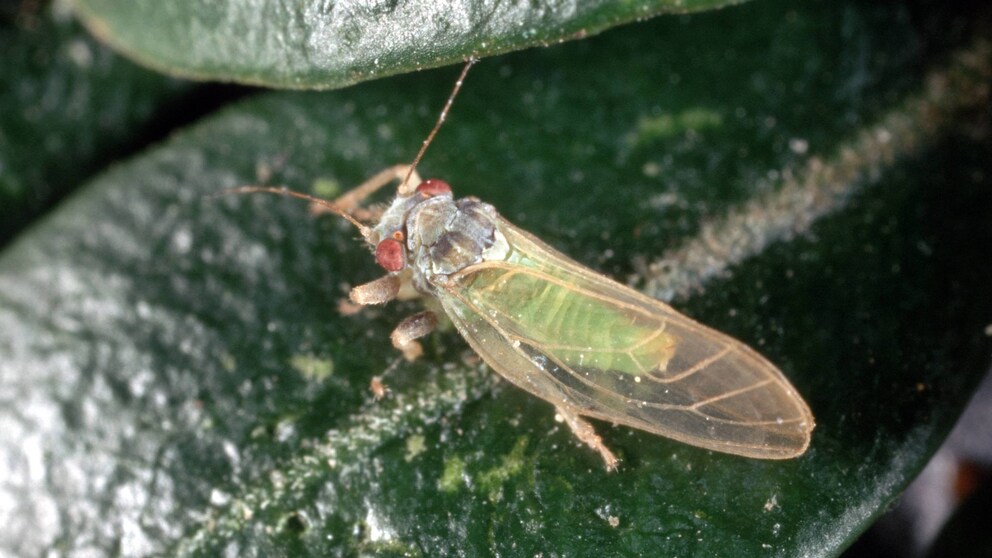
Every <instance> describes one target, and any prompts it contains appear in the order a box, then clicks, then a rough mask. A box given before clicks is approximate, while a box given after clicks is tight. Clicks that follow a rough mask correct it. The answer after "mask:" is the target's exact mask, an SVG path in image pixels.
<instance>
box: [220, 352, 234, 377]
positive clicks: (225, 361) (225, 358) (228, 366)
mask: <svg viewBox="0 0 992 558" xmlns="http://www.w3.org/2000/svg"><path fill="white" fill-rule="evenodd" d="M220 365H221V366H223V367H224V370H225V371H226V372H234V370H235V369H237V367H238V361H237V359H235V358H234V355H232V354H231V353H228V352H226V351H225V352H223V353H221V355H220Z"/></svg>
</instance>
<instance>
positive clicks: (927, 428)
mask: <svg viewBox="0 0 992 558" xmlns="http://www.w3.org/2000/svg"><path fill="white" fill-rule="evenodd" d="M919 9H920V11H917V12H911V11H907V8H905V7H903V6H902V5H896V4H886V5H875V4H870V5H861V4H858V3H854V2H846V3H835V2H829V3H826V2H824V3H806V4H803V5H802V6H799V7H793V6H791V5H790V4H787V3H785V2H777V3H776V2H763V3H754V4H748V5H747V6H744V7H740V8H735V9H734V10H726V11H721V12H714V13H710V14H705V15H698V16H692V17H686V18H679V19H673V18H665V19H659V20H656V21H653V22H650V23H647V24H642V25H638V26H634V27H630V28H629V29H627V30H625V31H624V32H623V33H608V34H605V35H603V36H602V37H598V38H595V39H593V40H590V41H582V42H578V43H572V44H568V45H563V46H559V47H555V48H551V49H546V50H542V51H535V52H531V53H527V54H526V55H513V56H508V57H505V58H500V59H497V60H490V61H484V62H483V63H482V64H480V65H479V66H478V67H477V68H476V69H475V70H473V72H474V73H473V74H472V75H471V76H470V78H469V81H468V82H467V83H466V88H465V90H464V92H463V95H462V97H460V98H459V100H458V102H457V103H456V104H455V108H454V111H453V113H452V114H451V117H450V118H449V122H448V124H447V127H446V128H444V129H443V130H442V131H441V133H440V135H439V137H438V140H437V142H436V143H435V144H434V145H433V146H432V148H431V150H430V151H429V152H428V154H427V158H426V159H425V161H424V163H423V165H422V168H421V170H422V173H423V174H424V175H426V176H431V175H436V176H442V177H444V178H445V179H447V180H448V181H449V182H450V183H451V184H452V185H453V186H454V188H455V190H456V193H458V194H460V195H476V196H479V197H481V198H483V199H485V200H486V201H489V202H492V203H493V204H494V205H496V207H497V208H499V209H500V210H501V212H502V213H503V214H504V215H505V216H506V217H507V218H508V219H510V220H511V221H514V222H516V223H517V224H519V225H521V226H522V227H523V228H525V229H528V230H530V231H532V232H534V233H536V234H537V235H538V236H540V237H542V238H544V239H545V240H547V241H548V242H550V243H551V244H552V245H555V246H557V247H560V248H561V249H562V250H564V251H565V252H567V253H569V254H571V255H573V256H574V257H575V258H576V259H578V260H580V261H582V262H585V263H586V264H588V265H589V266H591V267H593V268H595V269H598V270H601V271H603V272H605V273H607V274H609V275H612V276H614V277H617V278H620V279H621V280H630V281H631V282H632V283H634V284H636V285H638V286H639V287H642V288H644V289H645V290H647V291H648V292H651V293H653V294H657V295H662V296H671V295H673V294H674V295H678V297H677V299H676V304H677V306H678V307H680V308H682V309H684V310H685V311H686V312H687V313H689V314H690V315H692V316H695V317H697V318H699V319H701V320H703V321H704V322H707V323H710V324H712V325H714V326H716V327H718V328H719V329H722V330H724V331H727V332H729V333H731V334H733V335H735V336H738V337H740V338H741V339H743V340H744V341H746V342H747V343H749V344H751V345H752V346H754V347H756V348H757V349H759V350H760V351H761V352H763V353H764V354H766V355H767V356H768V357H769V358H770V359H771V360H772V361H774V362H776V363H778V364H779V365H780V366H781V367H782V368H783V370H784V371H785V372H786V374H787V375H788V376H789V377H790V378H791V379H792V380H793V381H794V383H795V384H796V386H797V387H798V388H799V390H800V391H801V392H802V393H803V394H804V395H805V396H806V398H807V399H808V401H809V402H810V404H811V406H812V409H813V412H814V414H815V415H816V417H817V423H818V426H817V429H816V431H815V432H814V438H813V445H812V447H811V449H810V451H809V452H808V453H807V454H806V455H804V456H803V457H801V458H799V459H796V460H792V461H786V462H764V461H755V460H747V459H742V458H737V457H733V456H726V455H719V454H714V453H711V452H708V451H704V450H700V449H697V448H692V447H688V446H685V445H682V444H679V443H676V442H673V441H669V440H665V439H662V438H659V437H656V436H652V435H649V434H647V433H644V432H639V431H634V430H631V429H628V428H622V427H615V428H614V427H610V426H609V425H608V424H603V423H597V427H598V429H599V431H600V433H601V434H602V435H603V437H604V439H605V441H606V443H607V444H609V445H610V447H612V448H613V449H614V450H616V451H617V452H618V453H619V455H620V456H621V458H622V459H623V460H624V462H623V464H622V467H621V470H620V471H619V472H617V473H613V474H608V473H606V472H605V471H604V470H603V467H602V463H601V462H600V461H599V460H598V457H597V456H596V455H594V454H593V453H592V452H590V451H589V450H588V449H587V448H585V447H582V446H580V445H578V444H577V443H576V442H575V441H574V440H573V439H572V437H571V436H570V434H569V433H568V431H567V430H566V429H564V428H563V427H562V426H561V425H559V424H557V423H556V422H555V421H554V419H553V418H552V416H553V412H552V408H551V406H550V405H549V404H548V403H546V402H543V401H539V400H536V399H534V398H533V397H531V396H529V395H527V394H525V393H523V392H520V391H519V390H516V389H514V388H512V387H509V386H507V385H505V383H500V382H499V381H498V380H496V379H495V378H494V375H493V373H492V372H490V371H488V370H486V369H485V368H484V367H483V366H481V365H479V364H478V363H477V362H475V361H474V360H473V359H472V354H471V352H470V351H469V350H468V349H467V347H466V345H465V344H464V342H463V341H462V340H460V339H459V338H458V336H457V335H455V334H454V333H453V332H451V331H450V330H449V331H446V332H441V333H439V334H437V335H433V336H431V337H430V338H429V339H428V341H427V353H428V354H427V355H426V357H425V358H423V359H422V360H420V361H418V362H417V363H415V364H406V363H401V364H400V365H399V366H397V367H396V369H395V370H394V371H393V372H392V373H391V375H390V376H388V377H387V380H386V381H387V383H388V384H389V386H390V387H391V389H392V392H391V394H390V396H389V397H388V398H387V399H386V400H385V401H383V402H379V403H375V402H373V401H372V398H371V395H370V394H369V393H368V389H367V386H368V382H369V379H370V378H371V377H372V376H373V375H375V374H379V373H381V372H383V371H384V370H385V369H387V367H389V366H390V364H391V363H393V362H394V360H395V358H396V355H395V352H394V351H393V350H392V349H391V347H390V343H389V338H388V335H389V331H390V330H391V328H392V327H393V326H394V325H395V324H396V323H397V322H398V321H399V320H400V319H401V318H402V317H404V316H405V315H407V314H409V313H412V312H413V311H415V310H416V309H417V308H418V306H417V305H416V304H412V303H406V304H390V305H388V306H385V307H376V308H369V309H366V310H364V311H362V312H361V313H359V314H357V315H353V316H346V315H343V314H342V313H340V312H338V310H337V307H338V302H339V301H340V300H342V298H343V297H344V296H345V293H346V292H347V287H346V286H347V285H353V284H357V283H360V282H364V281H368V280H370V279H374V278H375V277H376V276H377V272H376V269H375V265H374V264H373V263H372V261H371V257H370V255H369V253H368V251H367V250H366V249H365V247H363V246H361V245H360V244H359V242H358V241H357V240H356V238H355V237H356V234H355V232H354V230H353V229H350V228H349V227H348V226H347V225H346V224H344V223H342V222H340V220H337V219H334V218H310V217H309V216H308V215H307V211H306V207H305V205H303V204H301V203H299V202H298V201H296V200H290V199H281V198H274V197H271V196H241V197H239V196H229V197H221V198H216V197H205V196H209V195H210V194H212V193H216V192H218V191H219V190H221V189H222V188H225V187H230V186H235V185H238V184H243V183H249V182H263V183H268V184H282V185H287V186H290V187H292V188H294V189H299V190H305V191H318V192H323V193H325V194H326V193H328V192H331V191H334V190H341V189H343V188H346V187H347V186H348V185H352V184H356V183H358V182H359V181H361V180H362V179H363V178H365V177H367V176H368V175H370V174H371V173H373V172H375V171H377V170H379V169H381V168H383V167H385V166H387V165H389V164H393V163H396V162H405V161H408V160H410V158H411V156H412V152H413V151H415V150H416V148H417V147H418V146H419V143H420V141H421V140H422V139H423V137H424V134H425V131H426V130H428V129H429V127H430V126H431V124H432V123H433V120H434V118H435V117H436V114H437V112H436V111H437V109H438V108H439V106H440V105H441V104H442V102H443V99H444V97H445V95H446V94H447V92H448V90H449V89H450V86H451V83H452V80H453V79H454V76H455V72H453V71H450V70H449V71H439V72H431V73H423V74H417V75H410V76H402V77H399V78H396V79H392V80H385V81H379V82H374V83H369V84H364V85H362V86H360V87H357V88H354V89H352V90H349V91H341V92H333V93H327V94H315V93H279V94H269V95H264V96H260V97H259V98H257V99H253V100H251V101H249V102H244V103H240V104H238V105H236V106H233V107H231V108H230V109H228V110H225V111H224V112H222V113H220V114H217V115H216V116H214V117H212V118H210V119H209V120H207V121H206V122H204V123H202V124H201V125H198V126H195V127H193V128H191V129H188V130H186V131H184V132H183V133H180V134H177V135H176V136H175V137H174V138H173V139H171V140H170V141H169V142H167V143H166V144H164V145H162V146H160V147H158V148H156V149H154V150H151V151H149V152H148V153H146V154H144V155H142V156H140V157H138V158H136V159H135V160H133V161H130V162H127V163H125V164H121V165H119V166H116V167H115V168H113V169H112V170H111V171H110V172H108V173H107V174H105V175H104V176H102V177H100V178H99V179H98V180H96V181H94V182H93V183H91V184H90V185H89V186H87V187H86V188H85V189H84V191H83V192H82V193H81V194H80V195H78V196H76V197H74V198H73V199H72V200H70V202H69V203H66V204H64V205H63V206H61V207H60V208H59V210H58V211H57V212H55V213H54V214H53V215H52V216H51V218H50V219H48V220H46V222H45V223H43V224H41V225H40V226H38V227H36V228H34V229H33V230H31V231H30V232H29V233H28V234H25V235H22V236H21V237H20V238H19V239H18V241H17V242H15V243H14V244H13V245H11V246H10V247H9V248H8V249H7V250H5V251H4V252H3V253H2V255H0V331H2V332H3V335H2V336H0V386H2V387H0V389H2V390H3V391H2V392H0V394H2V401H3V405H2V406H0V425H2V429H3V432H4V437H3V438H2V440H0V452H2V456H0V463H4V464H5V465H4V466H5V467H7V468H8V471H9V473H8V474H7V475H6V476H7V480H6V481H5V482H4V483H3V484H0V491H2V494H0V501H5V502H13V504H8V506H9V507H7V508H0V509H5V510H10V511H4V512H3V513H6V514H7V515H6V516H5V518H6V519H7V521H5V522H4V524H3V528H2V530H0V545H2V546H0V548H3V549H4V550H5V551H8V552H10V553H12V554H16V555H37V554H44V553H67V554H68V553H74V552H78V553H83V552H89V553H93V554H124V555H129V556H133V555H148V554H155V553H164V554H180V555H202V556H216V555H239V556H240V555H248V556H252V555H257V556H271V555H281V556H300V555H314V556H317V555H319V556H328V555H329V556H354V555H362V554H365V555H379V556H394V555H395V556H399V555H410V556H447V555H459V554H460V555H466V556H490V555H504V556H517V555H521V556H533V555H536V554H538V553H543V554H544V555H545V556H604V555H620V556H638V555H644V556H675V555H678V556H685V555H699V556H713V555H732V556H748V555H753V556H767V555H782V556H790V555H791V556H799V555H803V556H824V555H827V556H829V555H836V554H837V553H839V552H840V551H841V549H843V548H844V547H845V546H846V545H847V544H849V542H850V541H851V540H852V539H853V538H854V537H855V536H856V535H857V534H858V533H860V532H861V531H862V530H863V529H864V528H865V527H866V526H867V525H868V524H869V523H870V522H871V521H872V519H873V518H874V517H876V516H877V515H878V514H880V513H881V512H882V511H883V510H884V509H885V507H886V506H887V505H888V503H889V502H891V501H892V499H893V498H894V497H895V496H896V495H897V494H898V492H899V491H900V490H901V489H902V487H904V486H905V484H906V483H907V482H908V481H909V480H910V479H911V478H912V477H913V476H914V475H915V474H916V473H917V471H918V470H919V469H920V468H921V467H922V465H923V464H924V463H925V462H926V460H927V459H928V457H929V455H930V454H931V453H932V451H933V449H934V448H935V447H936V446H937V444H939V442H940V440H941V439H942V438H943V436H944V435H945V434H946V432H947V430H948V429H949V428H950V426H951V424H952V423H953V421H954V420H955V418H956V416H957V413H958V412H959V410H960V408H961V406H962V405H963V403H964V402H965V401H966V399H967V397H968V395H969V393H970V392H971V390H972V388H973V386H974V385H975V383H976V381H977V379H978V378H979V376H980V375H981V374H982V373H983V371H984V370H985V369H986V368H987V366H988V355H989V350H990V348H992V342H990V338H989V335H988V332H989V331H990V330H989V327H988V326H989V321H990V318H989V317H990V316H992V300H990V299H989V297H988V296H986V292H987V285H988V284H990V282H992V260H990V259H989V258H988V257H987V256H988V254H989V251H990V247H992V219H990V215H992V188H989V177H990V176H992V168H990V161H989V157H988V152H989V149H990V147H992V144H990V142H989V139H988V122H987V107H988V98H987V96H988V88H987V83H988V80H989V75H990V74H992V72H990V67H992V48H990V45H989V43H988V41H984V40H976V41H971V40H969V33H970V32H973V30H972V29H971V28H970V27H969V25H967V24H964V23H963V22H964V21H965V20H963V19H958V18H948V21H944V20H943V19H941V18H940V17H936V16H934V15H933V14H931V13H930V12H928V11H926V10H924V9H922V8H919ZM783 14H784V15H783ZM970 19H971V20H972V21H979V18H970ZM918 22H919V23H918ZM941 22H943V23H941ZM980 32H981V30H979V33H980ZM658 37H665V40H664V42H663V44H659V40H658ZM924 45H926V46H927V48H924ZM924 66H926V67H927V68H928V70H927V73H926V74H924V72H923V71H922V70H921V68H923V67H924ZM673 264H678V269H673V268H672V267H671V266H672V265H673Z"/></svg>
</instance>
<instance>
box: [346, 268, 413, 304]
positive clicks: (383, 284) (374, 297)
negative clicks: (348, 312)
mask: <svg viewBox="0 0 992 558" xmlns="http://www.w3.org/2000/svg"><path fill="white" fill-rule="evenodd" d="M399 292H400V278H399V277H397V276H395V275H386V276H384V277H380V278H378V279H376V280H375V281H372V282H369V283H365V284H364V285H358V286H357V287H354V288H352V289H351V293H350V294H349V295H348V296H349V297H350V298H351V301H352V302H354V303H355V304H361V305H362V306H367V305H369V304H385V303H387V302H389V301H390V300H393V299H394V298H396V294H397V293H399Z"/></svg>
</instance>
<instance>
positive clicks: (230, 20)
mask: <svg viewBox="0 0 992 558" xmlns="http://www.w3.org/2000/svg"><path fill="white" fill-rule="evenodd" d="M741 1H742V0H630V1H625V2H615V1H612V0H592V1H590V0H585V1H582V2H566V3H562V2H549V1H547V0H540V1H534V2H530V1H529V2H486V1H480V0H471V1H451V0H446V1H438V0H404V1H395V0H385V1H378V0H372V1H369V0H363V1H359V2H334V1H327V0H306V1H299V0H268V1H260V0H228V1H224V2H217V1H215V0H185V1H170V2H133V1H130V0H76V4H77V5H78V7H79V10H80V13H81V15H82V16H83V18H84V21H85V22H86V24H87V26H88V27H89V28H90V29H91V30H92V31H93V33H94V34H95V35H97V36H98V37H100V38H101V39H103V40H105V41H106V42H107V43H109V44H111V45H114V46H115V47H116V48H118V49H119V50H121V51H122V52H124V53H126V54H127V55H128V56H131V57H133V58H134V59H135V60H140V61H141V62H142V63H144V64H147V65H149V66H151V67H154V68H157V69H159V70H161V71H164V72H167V73H170V74H174V75H179V76H184V77H193V78H199V79H215V80H223V81H237V82H241V83H251V84H259V85H267V86H270V87H291V88H319V89H327V88H336V87H343V86H345V85H350V84H353V83H358V82H360V81H364V80H367V79H371V78H375V77H383V76H388V75H393V74H398V73H403V72H410V71H413V70H420V69H423V68H435V67H438V66H444V65H447V64H451V63H454V62H460V61H462V60H465V59H467V58H468V57H470V56H477V57H481V56H491V55H494V54H500V53H504V52H509V51H514V50H520V49H524V48H528V47H533V46H541V45H548V44H552V43H557V42H561V41H567V40H570V39H577V38H582V37H586V36H589V35H593V34H596V33H599V32H602V31H604V30H606V29H609V28H610V27H614V26H616V25H622V24H625V23H630V22H632V21H634V20H642V19H645V18H648V17H651V16H654V15H658V14H664V13H687V12H691V11H698V10H705V9H711V8H717V7H721V6H727V5H731V4H737V3H739V2H741Z"/></svg>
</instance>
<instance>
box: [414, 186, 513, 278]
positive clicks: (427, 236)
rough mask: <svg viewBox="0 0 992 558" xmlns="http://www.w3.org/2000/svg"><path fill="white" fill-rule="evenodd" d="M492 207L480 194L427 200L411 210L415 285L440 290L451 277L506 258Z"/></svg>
mask: <svg viewBox="0 0 992 558" xmlns="http://www.w3.org/2000/svg"><path fill="white" fill-rule="evenodd" d="M497 224H498V219H497V214H496V210H495V209H494V208H493V206H491V205H489V204H486V203H483V202H481V201H479V200H478V199H476V198H471V197H470V198H462V199H459V200H454V199H452V197H451V196H450V195H439V196H433V197H430V198H426V199H424V200H423V201H421V202H420V203H417V204H415V205H413V206H412V207H410V208H409V209H408V210H407V211H406V219H405V229H406V235H405V236H406V259H407V265H408V266H409V267H410V268H411V270H412V272H413V285H414V287H415V288H417V289H418V290H420V291H421V292H425V293H430V294H435V285H437V284H438V283H439V282H443V281H445V280H446V278H447V276H448V275H450V274H452V273H455V272H457V271H460V270H462V269H464V268H466V267H468V266H470V265H473V264H477V263H479V262H481V261H484V260H490V259H501V258H502V257H504V256H505V255H506V253H507V248H506V246H507V243H506V239H505V238H504V237H503V234H502V233H501V232H500V231H499V228H498V226H497Z"/></svg>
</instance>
